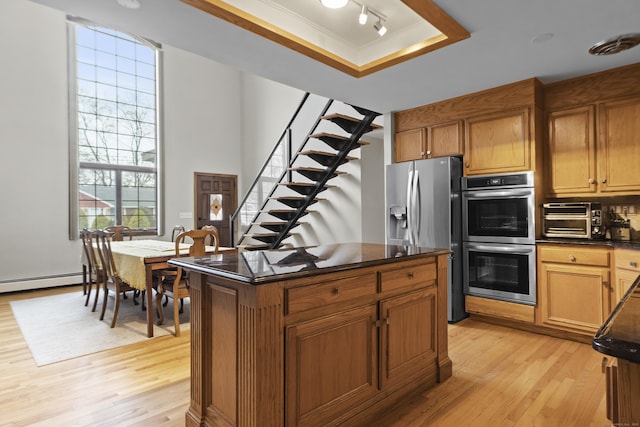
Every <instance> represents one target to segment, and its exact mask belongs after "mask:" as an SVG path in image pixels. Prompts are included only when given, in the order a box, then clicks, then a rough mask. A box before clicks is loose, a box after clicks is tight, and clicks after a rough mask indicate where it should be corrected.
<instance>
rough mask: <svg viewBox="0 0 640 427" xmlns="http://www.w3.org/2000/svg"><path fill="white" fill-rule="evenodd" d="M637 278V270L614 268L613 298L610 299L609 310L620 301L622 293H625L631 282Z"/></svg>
mask: <svg viewBox="0 0 640 427" xmlns="http://www.w3.org/2000/svg"><path fill="white" fill-rule="evenodd" d="M637 278H638V272H636V271H632V270H625V269H622V268H616V283H615V285H614V286H613V298H612V300H611V310H613V309H614V308H615V307H616V305H618V303H619V302H620V300H621V299H622V297H623V296H624V294H626V293H627V291H628V290H629V288H630V287H631V285H633V282H635V281H636V279H637Z"/></svg>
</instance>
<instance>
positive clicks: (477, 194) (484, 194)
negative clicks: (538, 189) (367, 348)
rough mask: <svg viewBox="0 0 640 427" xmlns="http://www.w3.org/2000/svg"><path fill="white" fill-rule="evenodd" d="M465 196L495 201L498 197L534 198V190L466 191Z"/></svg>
mask: <svg viewBox="0 0 640 427" xmlns="http://www.w3.org/2000/svg"><path fill="white" fill-rule="evenodd" d="M464 196H465V197H466V198H467V199H488V198H491V199H494V198H496V197H519V196H525V197H528V196H533V188H527V189H523V190H502V191H465V192H464Z"/></svg>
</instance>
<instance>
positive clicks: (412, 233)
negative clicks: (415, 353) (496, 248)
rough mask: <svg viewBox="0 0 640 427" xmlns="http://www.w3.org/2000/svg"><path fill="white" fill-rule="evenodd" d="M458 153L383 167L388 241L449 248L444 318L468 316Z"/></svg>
mask: <svg viewBox="0 0 640 427" xmlns="http://www.w3.org/2000/svg"><path fill="white" fill-rule="evenodd" d="M461 177H462V161H461V159H460V158H459V157H441V158H435V159H426V160H415V161H412V162H403V163H395V164H392V165H388V166H387V170H386V180H387V182H386V184H387V185H386V193H387V194H386V208H387V212H386V216H387V244H388V245H398V246H406V247H407V250H408V251H410V248H411V247H412V246H421V247H428V248H449V249H451V250H452V253H451V255H450V256H449V269H448V271H449V277H448V280H449V283H448V288H449V289H448V290H449V293H448V297H449V307H448V320H449V322H451V323H454V322H458V321H460V320H462V319H464V318H465V317H466V316H467V313H466V312H465V309H464V294H463V290H462V202H461V193H460V181H461Z"/></svg>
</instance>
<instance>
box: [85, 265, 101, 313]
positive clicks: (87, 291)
mask: <svg viewBox="0 0 640 427" xmlns="http://www.w3.org/2000/svg"><path fill="white" fill-rule="evenodd" d="M83 275H84V273H83ZM82 280H84V278H83V279H82ZM96 286H97V284H96ZM92 287H93V283H91V276H89V281H88V282H87V283H83V284H82V290H83V292H84V295H86V296H87V298H85V300H84V306H85V307H86V306H88V305H89V297H90V296H91V288H92ZM98 293H99V292H98Z"/></svg>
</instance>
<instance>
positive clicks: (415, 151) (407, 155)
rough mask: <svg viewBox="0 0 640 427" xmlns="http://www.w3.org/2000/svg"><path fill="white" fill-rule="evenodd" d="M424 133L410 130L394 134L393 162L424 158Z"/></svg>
mask: <svg viewBox="0 0 640 427" xmlns="http://www.w3.org/2000/svg"><path fill="white" fill-rule="evenodd" d="M425 151H426V131H425V130H424V129H411V130H405V131H402V132H398V133H396V137H395V155H394V157H395V160H394V161H395V162H396V163H397V162H406V161H408V160H418V159H423V158H425V157H424V156H425Z"/></svg>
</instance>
